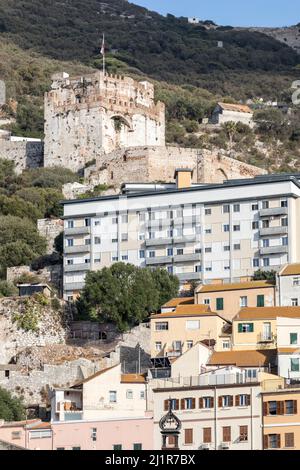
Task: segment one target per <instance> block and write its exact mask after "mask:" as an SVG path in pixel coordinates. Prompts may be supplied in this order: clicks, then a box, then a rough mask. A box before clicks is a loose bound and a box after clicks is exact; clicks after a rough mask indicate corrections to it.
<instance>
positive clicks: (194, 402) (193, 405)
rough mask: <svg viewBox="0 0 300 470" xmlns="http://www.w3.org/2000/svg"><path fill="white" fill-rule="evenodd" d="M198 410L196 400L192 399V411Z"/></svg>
mask: <svg viewBox="0 0 300 470" xmlns="http://www.w3.org/2000/svg"><path fill="white" fill-rule="evenodd" d="M195 408H196V399H195V398H192V409H193V410H194V409H195Z"/></svg>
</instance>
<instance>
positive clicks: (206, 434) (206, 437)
mask: <svg viewBox="0 0 300 470" xmlns="http://www.w3.org/2000/svg"><path fill="white" fill-rule="evenodd" d="M203 442H204V443H206V444H209V443H211V428H204V429H203Z"/></svg>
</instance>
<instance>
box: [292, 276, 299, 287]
mask: <svg viewBox="0 0 300 470" xmlns="http://www.w3.org/2000/svg"><path fill="white" fill-rule="evenodd" d="M293 286H294V287H296V286H300V277H293Z"/></svg>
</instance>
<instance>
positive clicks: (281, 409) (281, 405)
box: [277, 401, 284, 415]
mask: <svg viewBox="0 0 300 470" xmlns="http://www.w3.org/2000/svg"><path fill="white" fill-rule="evenodd" d="M277 414H278V415H284V401H278V402H277Z"/></svg>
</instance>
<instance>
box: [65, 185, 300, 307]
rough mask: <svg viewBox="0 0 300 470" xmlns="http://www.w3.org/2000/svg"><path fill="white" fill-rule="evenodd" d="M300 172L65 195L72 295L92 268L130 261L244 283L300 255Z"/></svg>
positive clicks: (185, 277)
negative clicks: (90, 195)
mask: <svg viewBox="0 0 300 470" xmlns="http://www.w3.org/2000/svg"><path fill="white" fill-rule="evenodd" d="M299 201H300V185H299V182H298V179H297V178H296V177H290V176H276V177H275V176H274V177H269V176H266V177H257V178H253V179H249V180H233V181H228V182H226V183H224V184H217V185H215V184H214V185H212V184H210V185H203V186H200V187H190V188H186V189H180V190H178V189H172V190H163V191H152V192H145V193H138V194H134V193H132V194H128V195H118V196H106V197H99V198H94V199H85V200H71V201H65V202H64V224H65V225H64V298H65V299H66V300H72V299H73V298H74V297H76V296H77V295H78V293H79V292H80V290H81V289H82V288H83V286H84V281H85V275H86V273H87V272H88V271H89V270H100V269H102V268H103V267H105V266H111V265H112V264H113V263H114V262H117V261H123V262H125V263H132V264H134V265H136V266H140V267H144V266H148V267H150V268H156V267H163V268H165V269H167V270H168V271H169V272H170V273H173V274H174V275H176V276H178V278H179V280H180V282H181V284H184V283H185V282H190V281H192V280H196V281H199V282H202V283H204V284H205V283H212V282H218V281H220V280H221V281H223V282H239V281H243V280H246V279H249V277H251V276H252V275H253V273H254V272H255V271H256V270H257V269H260V268H261V269H266V270H271V269H275V270H279V269H280V267H281V266H282V265H283V264H286V263H295V262H297V261H299V260H300V243H299V237H297V233H299V230H300V227H298V225H300V217H299V215H300V206H299Z"/></svg>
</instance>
